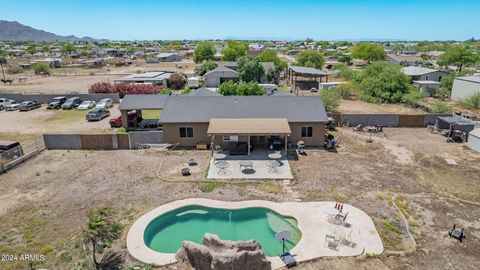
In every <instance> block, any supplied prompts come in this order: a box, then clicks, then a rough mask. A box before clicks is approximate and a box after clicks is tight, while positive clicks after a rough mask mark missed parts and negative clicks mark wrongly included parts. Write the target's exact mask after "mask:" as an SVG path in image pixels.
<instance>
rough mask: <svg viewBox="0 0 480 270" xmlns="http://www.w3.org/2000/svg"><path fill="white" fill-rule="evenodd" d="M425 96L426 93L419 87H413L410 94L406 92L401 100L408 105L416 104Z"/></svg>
mask: <svg viewBox="0 0 480 270" xmlns="http://www.w3.org/2000/svg"><path fill="white" fill-rule="evenodd" d="M422 98H424V95H423V94H422V93H421V92H420V91H419V90H417V89H415V88H412V89H411V90H410V92H409V93H408V94H406V95H405V96H404V97H403V98H402V100H401V102H402V103H405V104H407V105H411V106H416V105H417V104H418V101H419V100H421V99H422Z"/></svg>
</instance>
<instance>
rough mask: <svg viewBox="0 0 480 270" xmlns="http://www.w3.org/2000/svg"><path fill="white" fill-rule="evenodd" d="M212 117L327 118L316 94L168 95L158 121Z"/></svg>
mask: <svg viewBox="0 0 480 270" xmlns="http://www.w3.org/2000/svg"><path fill="white" fill-rule="evenodd" d="M212 118H287V119H288V121H289V122H328V117H327V113H326V112H325V108H324V106H323V102H322V99H321V98H320V97H319V96H317V97H313V96H216V97H212V96H210V97H206V96H196V97H195V96H193V97H192V96H170V97H169V98H168V102H167V105H166V106H165V108H164V109H163V112H162V114H161V116H160V120H159V121H160V122H162V123H208V122H210V119H212Z"/></svg>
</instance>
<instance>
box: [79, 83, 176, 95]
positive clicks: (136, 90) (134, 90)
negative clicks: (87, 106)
mask: <svg viewBox="0 0 480 270" xmlns="http://www.w3.org/2000/svg"><path fill="white" fill-rule="evenodd" d="M163 89H164V87H163V86H161V85H148V84H120V83H118V84H114V85H112V84H110V83H106V82H103V83H96V84H93V85H92V86H90V88H89V89H88V92H89V93H97V94H98V93H104V94H109V93H118V94H119V96H120V98H123V97H124V96H125V95H139V94H159V93H160V94H163V93H161V91H162V90H163ZM169 93H171V90H170V91H169V92H168V93H165V94H169Z"/></svg>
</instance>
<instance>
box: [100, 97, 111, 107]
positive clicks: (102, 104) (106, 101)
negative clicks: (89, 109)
mask: <svg viewBox="0 0 480 270" xmlns="http://www.w3.org/2000/svg"><path fill="white" fill-rule="evenodd" d="M110 107H113V100H112V99H111V98H104V99H102V100H100V101H99V102H98V103H97V109H108V108H110Z"/></svg>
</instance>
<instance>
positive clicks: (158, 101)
mask: <svg viewBox="0 0 480 270" xmlns="http://www.w3.org/2000/svg"><path fill="white" fill-rule="evenodd" d="M168 97H169V95H126V96H125V97H124V98H123V99H122V102H121V103H120V106H119V107H118V109H119V110H120V113H121V116H122V126H123V127H124V128H129V126H128V113H129V112H131V111H136V112H137V116H139V117H141V116H142V110H163V108H165V106H166V104H167V99H168Z"/></svg>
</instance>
